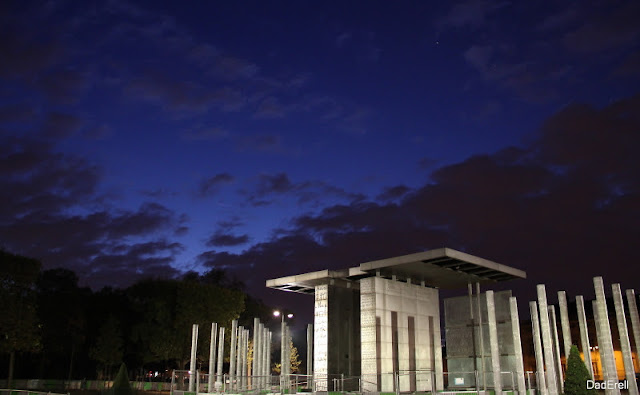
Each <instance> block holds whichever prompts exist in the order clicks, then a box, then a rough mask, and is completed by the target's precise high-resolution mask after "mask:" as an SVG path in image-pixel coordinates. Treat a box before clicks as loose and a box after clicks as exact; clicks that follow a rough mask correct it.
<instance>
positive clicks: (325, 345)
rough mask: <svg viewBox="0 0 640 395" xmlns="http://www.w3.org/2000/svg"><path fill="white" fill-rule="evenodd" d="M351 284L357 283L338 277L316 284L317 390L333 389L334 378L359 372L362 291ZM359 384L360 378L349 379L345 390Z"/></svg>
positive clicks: (315, 356)
mask: <svg viewBox="0 0 640 395" xmlns="http://www.w3.org/2000/svg"><path fill="white" fill-rule="evenodd" d="M352 285H355V286H357V284H350V283H348V282H345V281H335V282H334V284H325V285H319V286H316V287H315V312H314V326H313V328H314V336H313V339H314V344H313V347H314V352H313V373H314V376H315V378H314V379H315V381H316V389H317V390H318V391H334V390H335V389H334V388H333V379H336V378H341V377H342V375H344V376H345V377H348V376H359V375H360V292H359V290H358V289H357V288H353V287H352ZM357 386H358V383H357V380H349V381H347V382H346V383H345V390H346V389H357ZM347 387H348V388H347ZM352 387H353V388H352Z"/></svg>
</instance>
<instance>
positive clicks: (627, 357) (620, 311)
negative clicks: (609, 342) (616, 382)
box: [611, 284, 638, 395]
mask: <svg viewBox="0 0 640 395" xmlns="http://www.w3.org/2000/svg"><path fill="white" fill-rule="evenodd" d="M611 290H612V291H613V305H614V306H615V308H616V321H617V322H618V334H619V335H620V348H621V350H622V361H623V362H624V374H625V376H626V379H627V382H628V383H629V395H638V384H637V383H636V371H635V369H634V367H633V357H632V356H631V344H630V342H629V331H628V330H627V318H626V317H625V314H624V301H623V300H622V291H621V290H620V284H613V285H612V286H611Z"/></svg>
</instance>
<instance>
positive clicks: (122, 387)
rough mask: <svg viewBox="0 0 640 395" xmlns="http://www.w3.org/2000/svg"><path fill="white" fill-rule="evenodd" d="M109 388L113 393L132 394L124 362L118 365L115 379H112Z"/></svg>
mask: <svg viewBox="0 0 640 395" xmlns="http://www.w3.org/2000/svg"><path fill="white" fill-rule="evenodd" d="M111 389H112V391H113V395H133V391H132V390H131V384H130V383H129V375H128V374H127V367H126V366H125V364H124V362H123V363H122V365H120V370H119V371H118V374H117V375H116V378H115V380H113V387H112V388H111Z"/></svg>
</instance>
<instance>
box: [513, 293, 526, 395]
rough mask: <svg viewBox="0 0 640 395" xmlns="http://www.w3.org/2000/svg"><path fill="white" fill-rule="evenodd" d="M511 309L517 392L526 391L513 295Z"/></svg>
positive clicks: (521, 393)
mask: <svg viewBox="0 0 640 395" xmlns="http://www.w3.org/2000/svg"><path fill="white" fill-rule="evenodd" d="M509 307H510V310H511V331H512V332H513V349H514V350H515V354H516V366H515V368H516V375H517V382H518V394H519V395H525V394H526V393H527V385H526V384H525V381H524V360H523V359H522V341H521V339H520V319H519V317H518V302H517V301H516V298H515V297H514V296H512V297H510V298H509Z"/></svg>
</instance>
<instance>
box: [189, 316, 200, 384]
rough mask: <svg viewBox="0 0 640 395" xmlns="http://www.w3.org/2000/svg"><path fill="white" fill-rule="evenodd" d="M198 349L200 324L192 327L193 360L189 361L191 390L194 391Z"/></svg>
mask: <svg viewBox="0 0 640 395" xmlns="http://www.w3.org/2000/svg"><path fill="white" fill-rule="evenodd" d="M197 350H198V324H193V326H192V327H191V362H190V363H189V392H194V391H195V388H196V382H195V380H194V378H195V376H196V374H197V373H196V352H197Z"/></svg>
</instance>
